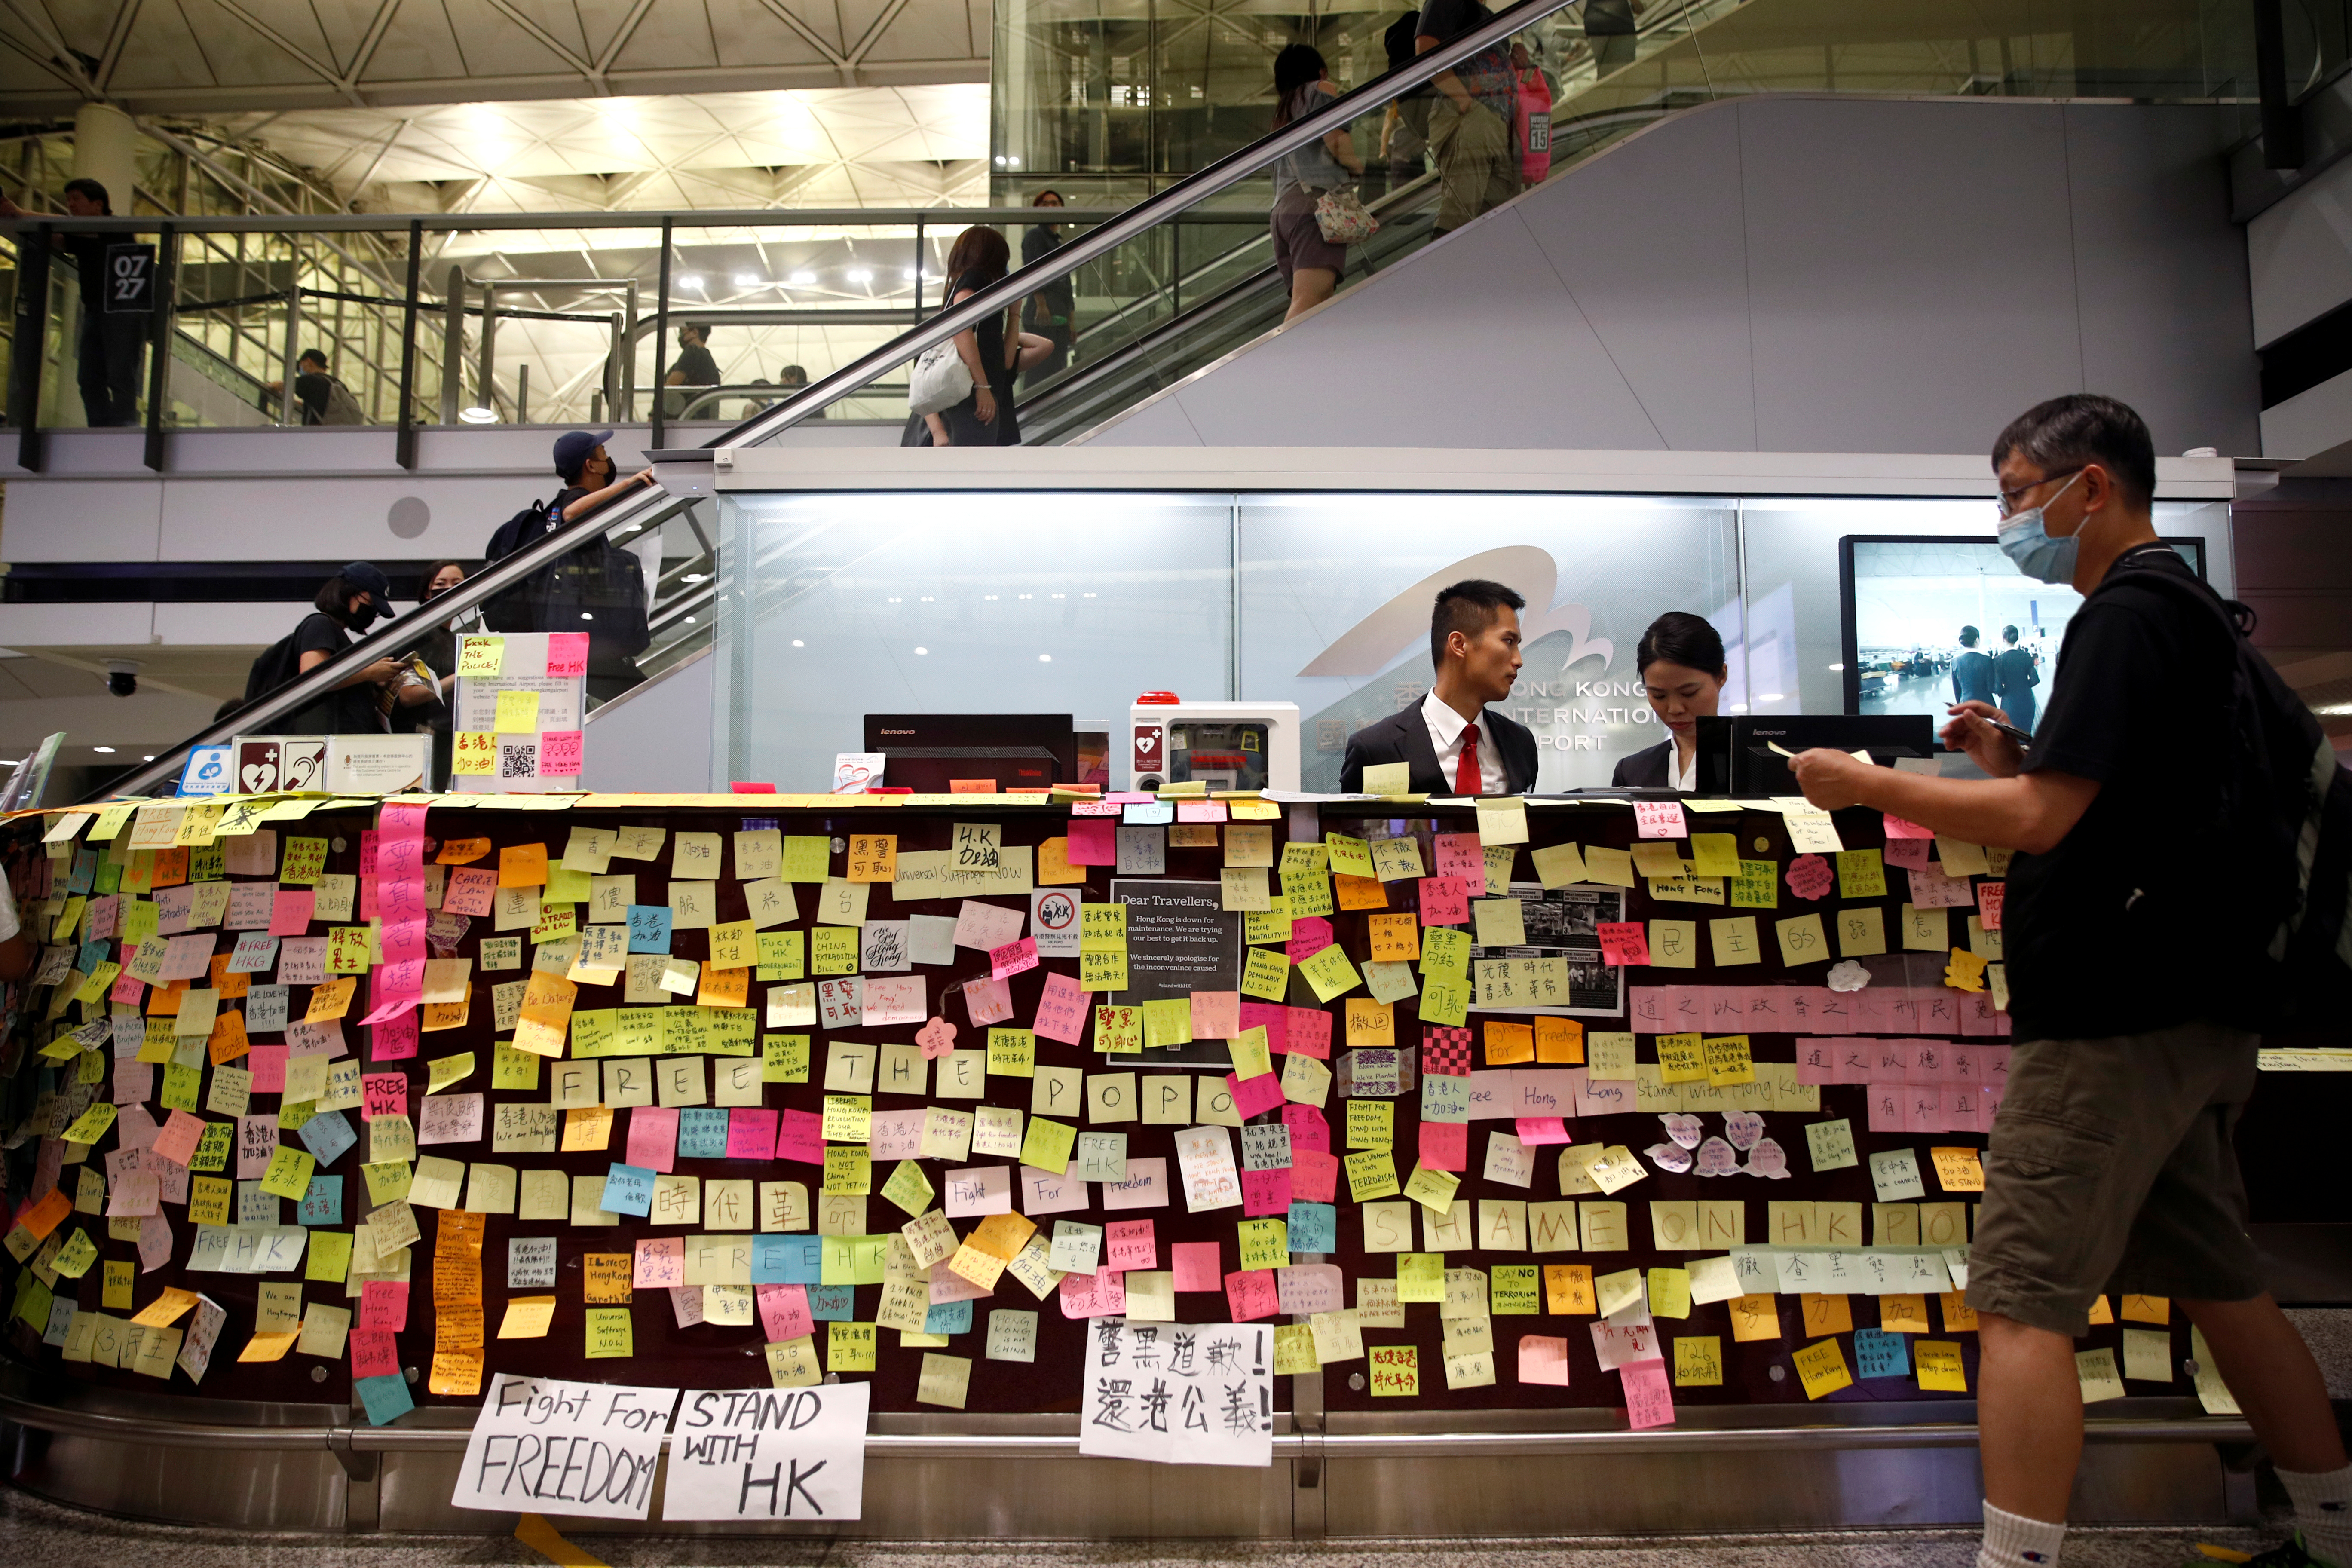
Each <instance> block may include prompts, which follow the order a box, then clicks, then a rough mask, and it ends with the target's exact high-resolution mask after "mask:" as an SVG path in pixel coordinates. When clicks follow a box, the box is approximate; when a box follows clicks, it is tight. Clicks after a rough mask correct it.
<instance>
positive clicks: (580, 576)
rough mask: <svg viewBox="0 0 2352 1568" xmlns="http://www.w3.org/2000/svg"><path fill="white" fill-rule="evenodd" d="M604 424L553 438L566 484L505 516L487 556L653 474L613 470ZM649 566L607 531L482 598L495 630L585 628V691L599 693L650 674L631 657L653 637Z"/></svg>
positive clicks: (510, 549) (604, 695) (588, 510)
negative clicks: (625, 474) (649, 620)
mask: <svg viewBox="0 0 2352 1568" xmlns="http://www.w3.org/2000/svg"><path fill="white" fill-rule="evenodd" d="M612 438H613V433H612V432H611V431H610V430H605V431H603V432H599V433H593V434H592V433H591V432H589V431H586V430H567V431H566V432H564V433H563V434H562V435H561V436H558V437H556V438H555V472H556V476H557V477H558V478H560V479H562V481H563V488H562V489H561V490H558V491H557V492H556V495H555V499H554V500H550V501H545V502H536V501H535V502H533V503H532V504H531V505H530V506H527V507H525V508H523V509H522V510H520V511H519V512H517V513H515V514H514V516H512V517H510V518H509V519H508V520H507V521H505V522H504V523H502V524H500V525H499V531H497V532H496V533H494V534H492V535H491V536H490V542H489V544H488V547H487V548H485V549H484V550H483V552H482V554H483V557H484V559H485V560H486V561H488V562H490V563H497V562H499V561H503V560H505V559H506V558H507V557H508V556H509V555H511V554H513V553H514V552H516V551H518V550H520V549H522V548H523V547H524V546H525V545H528V544H531V543H535V542H538V541H539V540H541V539H543V538H545V537H546V536H547V535H549V534H551V533H553V532H554V531H556V530H557V529H559V528H567V527H571V526H572V525H574V524H577V523H579V522H580V521H582V520H583V519H585V518H586V517H588V516H589V515H590V514H592V513H593V512H595V511H597V510H600V509H602V508H603V507H604V506H606V505H608V504H610V503H611V502H612V501H614V500H617V499H618V498H620V497H621V496H624V495H626V494H627V493H628V492H629V491H631V490H633V489H637V488H638V487H639V486H641V485H650V484H652V483H653V482H654V471H653V470H652V469H651V468H646V469H644V470H642V471H640V472H638V473H635V474H631V475H630V476H629V477H628V478H627V479H614V474H613V469H614V463H613V459H612V457H611V456H610V455H609V454H608V453H606V452H605V450H604V443H605V442H607V441H609V440H611V439H612ZM646 603H647V600H646V573H645V567H644V566H643V565H641V564H640V563H638V560H637V558H636V557H635V555H632V554H630V553H629V552H627V551H625V550H623V549H620V548H619V547H617V546H616V545H614V543H613V542H611V541H610V540H609V539H606V538H605V537H604V536H603V535H602V534H595V535H593V536H591V537H586V538H583V540H582V541H581V542H580V543H579V544H578V545H577V546H575V547H574V548H573V549H572V552H570V553H569V554H567V555H565V556H564V557H563V558H562V560H560V561H558V562H557V563H555V564H553V565H551V566H549V567H546V568H545V569H543V570H541V571H539V572H535V573H533V574H531V575H530V577H528V578H526V579H524V580H523V581H522V582H521V583H520V584H516V585H515V586H514V587H512V588H509V589H508V590H507V591H506V592H505V593H503V594H499V595H496V596H495V597H493V598H492V599H490V600H489V601H488V603H487V604H485V605H483V606H482V618H483V621H484V622H485V623H486V624H487V625H488V627H489V629H490V630H492V631H494V632H586V633H587V634H588V692H589V695H590V696H592V697H594V698H595V699H596V700H599V701H607V700H611V699H613V698H614V697H618V696H619V695H620V694H621V693H622V692H624V691H626V690H628V689H630V688H631V687H633V686H636V685H640V684H642V683H643V682H644V680H645V679H646V678H645V676H644V674H643V673H642V672H640V671H639V670H638V668H637V667H636V666H635V664H634V663H633V662H631V661H632V658H633V657H634V656H635V655H636V654H640V653H643V652H644V651H645V650H646V647H647V646H648V645H649V644H651V643H652V641H653V633H652V630H651V628H650V627H649V626H647V625H646Z"/></svg>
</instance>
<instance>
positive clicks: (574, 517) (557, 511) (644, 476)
mask: <svg viewBox="0 0 2352 1568" xmlns="http://www.w3.org/2000/svg"><path fill="white" fill-rule="evenodd" d="M612 438H613V433H612V432H611V431H610V430H599V431H595V432H593V433H591V432H589V431H586V430H566V431H565V432H564V433H563V434H562V435H561V436H558V437H556V438H555V475H556V478H558V479H562V481H563V489H562V490H560V491H558V492H557V493H556V497H555V499H554V500H551V501H550V502H548V503H547V510H548V515H549V518H550V522H549V531H553V528H554V525H555V524H556V523H559V522H578V521H580V520H581V519H582V518H583V517H586V516H587V515H588V514H589V513H590V512H592V511H594V510H596V509H597V508H598V507H601V506H603V505H604V503H605V502H606V501H609V500H615V499H617V498H619V497H621V496H624V495H626V494H627V493H628V492H629V491H630V490H631V489H634V488H635V487H636V486H638V485H649V484H652V483H653V482H654V471H653V470H652V469H651V468H640V469H638V470H637V471H636V472H635V473H634V474H631V475H630V476H629V477H628V478H627V479H616V478H615V477H614V471H615V469H616V468H618V467H619V465H617V464H615V463H614V461H613V458H612V454H611V453H609V452H607V451H605V450H604V443H605V442H607V441H609V440H611V439H612ZM493 559H495V557H493Z"/></svg>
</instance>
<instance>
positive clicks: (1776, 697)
mask: <svg viewBox="0 0 2352 1568" xmlns="http://www.w3.org/2000/svg"><path fill="white" fill-rule="evenodd" d="M1763 700H1765V701H1767V702H1778V701H1780V700H1781V698H1780V693H1779V692H1777V691H1768V692H1766V693H1765V694H1764V698H1763Z"/></svg>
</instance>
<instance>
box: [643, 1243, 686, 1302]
mask: <svg viewBox="0 0 2352 1568" xmlns="http://www.w3.org/2000/svg"><path fill="white" fill-rule="evenodd" d="M684 1283H686V1237H682V1236H647V1237H639V1238H638V1241H637V1261H636V1266H635V1268H634V1269H632V1270H631V1272H630V1276H629V1284H630V1286H631V1287H632V1288H633V1289H638V1290H667V1289H674V1288H676V1287H677V1286H679V1285H683V1284H684Z"/></svg>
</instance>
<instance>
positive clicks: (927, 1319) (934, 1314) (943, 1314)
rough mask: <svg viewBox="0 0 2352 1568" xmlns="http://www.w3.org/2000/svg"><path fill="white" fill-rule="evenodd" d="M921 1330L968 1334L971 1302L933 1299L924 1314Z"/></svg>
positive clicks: (929, 1332)
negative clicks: (929, 1307)
mask: <svg viewBox="0 0 2352 1568" xmlns="http://www.w3.org/2000/svg"><path fill="white" fill-rule="evenodd" d="M923 1332H925V1333H927V1334H968V1333H970V1332H971V1301H969V1300H962V1301H934V1302H932V1303H931V1310H929V1312H928V1313H926V1314H924V1317H923Z"/></svg>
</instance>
